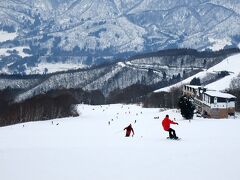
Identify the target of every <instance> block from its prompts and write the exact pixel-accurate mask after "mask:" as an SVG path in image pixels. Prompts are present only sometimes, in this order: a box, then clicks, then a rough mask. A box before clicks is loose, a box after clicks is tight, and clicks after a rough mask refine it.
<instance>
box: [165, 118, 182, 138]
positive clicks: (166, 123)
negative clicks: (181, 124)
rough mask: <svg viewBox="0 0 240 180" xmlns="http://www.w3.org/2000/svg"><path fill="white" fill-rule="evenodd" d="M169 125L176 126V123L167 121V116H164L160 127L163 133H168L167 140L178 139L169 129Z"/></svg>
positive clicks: (172, 130) (173, 131)
mask: <svg viewBox="0 0 240 180" xmlns="http://www.w3.org/2000/svg"><path fill="white" fill-rule="evenodd" d="M170 124H177V125H178V123H176V122H174V121H172V120H170V119H169V116H168V115H166V117H165V118H164V119H163V121H162V126H163V129H164V130H165V131H168V132H169V138H170V139H178V137H177V136H176V133H175V130H174V129H172V128H170Z"/></svg>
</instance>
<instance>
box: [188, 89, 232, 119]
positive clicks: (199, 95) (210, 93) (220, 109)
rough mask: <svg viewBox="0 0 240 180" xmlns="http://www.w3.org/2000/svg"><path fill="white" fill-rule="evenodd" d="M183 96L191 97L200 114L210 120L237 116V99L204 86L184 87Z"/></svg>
mask: <svg viewBox="0 0 240 180" xmlns="http://www.w3.org/2000/svg"><path fill="white" fill-rule="evenodd" d="M183 94H184V95H187V96H191V97H192V98H193V99H194V104H195V106H196V109H197V111H198V112H199V113H201V114H202V116H204V117H209V118H216V119H220V118H228V115H231V116H232V115H235V101H236V97H235V96H233V95H231V94H228V93H222V92H220V91H216V90H208V89H206V88H204V87H202V86H193V85H184V86H183Z"/></svg>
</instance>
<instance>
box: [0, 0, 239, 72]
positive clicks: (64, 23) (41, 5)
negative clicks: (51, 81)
mask: <svg viewBox="0 0 240 180" xmlns="http://www.w3.org/2000/svg"><path fill="white" fill-rule="evenodd" d="M0 29H2V32H4V33H5V34H6V32H8V33H11V34H12V36H11V37H9V39H8V40H6V39H2V40H1V31H0V48H14V47H16V48H17V47H18V48H19V47H25V48H24V49H23V51H21V52H20V51H17V50H16V51H13V50H11V49H10V51H9V53H10V54H11V55H9V54H6V53H5V54H4V55H1V54H0V69H1V71H2V72H7V73H19V72H20V73H22V72H25V73H31V72H35V73H36V72H39V73H41V72H47V71H48V68H46V69H45V68H44V70H43V69H42V68H41V67H43V64H44V63H58V64H59V63H60V64H61V68H65V69H69V68H71V67H69V65H68V64H72V68H76V67H82V66H85V65H92V64H101V63H103V62H105V61H114V60H116V59H119V58H121V59H122V58H126V57H129V56H130V55H134V54H137V53H143V52H150V51H156V50H160V49H167V48H173V47H174V48H176V47H180V48H181V47H188V48H195V49H198V50H204V49H213V50H217V49H221V48H224V47H226V46H237V45H238V44H239V42H240V38H239V31H240V2H239V1H238V0H221V1H219V0H182V1H179V0H162V1H159V0H18V1H15V0H3V1H0ZM21 53H22V54H23V53H24V55H25V56H22V55H21ZM38 64H41V65H40V67H39V68H38ZM50 71H53V70H50Z"/></svg>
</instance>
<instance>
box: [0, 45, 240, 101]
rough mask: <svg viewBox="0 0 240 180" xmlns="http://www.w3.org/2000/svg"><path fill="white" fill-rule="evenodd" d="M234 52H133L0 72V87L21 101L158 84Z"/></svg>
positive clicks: (218, 60) (180, 77)
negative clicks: (48, 69) (80, 64)
mask: <svg viewBox="0 0 240 180" xmlns="http://www.w3.org/2000/svg"><path fill="white" fill-rule="evenodd" d="M236 52H239V51H236V50H234V49H233V50H232V51H230V50H228V51H226V50H225V51H219V52H215V53H209V52H197V51H195V50H187V49H182V50H165V51H159V52H156V53H150V54H145V55H142V56H136V57H135V58H132V59H129V60H128V61H120V62H117V63H112V64H108V65H102V66H97V67H93V68H86V69H79V70H74V71H67V72H61V73H53V74H46V75H34V76H21V75H1V76H0V89H5V88H8V87H11V88H15V89H21V90H22V91H21V93H20V94H19V95H18V96H17V98H16V101H22V100H24V99H28V98H30V97H32V96H34V95H38V94H43V93H45V92H48V91H50V90H55V89H60V88H82V89H83V90H89V91H90V90H100V91H101V92H102V93H103V94H104V95H105V96H108V95H109V93H110V92H112V91H114V90H116V89H124V88H126V87H129V86H131V85H134V84H141V85H148V86H152V87H154V88H160V87H164V86H166V85H168V84H172V83H174V82H175V83H176V82H179V81H181V80H182V79H185V78H187V77H189V76H191V75H194V74H196V73H198V72H199V71H203V70H204V69H208V68H210V67H212V66H214V65H216V64H217V63H220V62H221V61H222V60H223V59H225V58H226V57H228V56H229V55H232V54H233V53H236Z"/></svg>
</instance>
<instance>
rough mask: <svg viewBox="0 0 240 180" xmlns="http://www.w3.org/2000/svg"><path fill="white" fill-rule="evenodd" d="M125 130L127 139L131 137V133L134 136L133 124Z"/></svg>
mask: <svg viewBox="0 0 240 180" xmlns="http://www.w3.org/2000/svg"><path fill="white" fill-rule="evenodd" d="M123 130H124V131H125V130H126V137H129V136H130V135H131V132H132V136H134V130H133V128H132V125H131V124H130V125H129V126H127V127H125V128H124V129H123Z"/></svg>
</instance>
